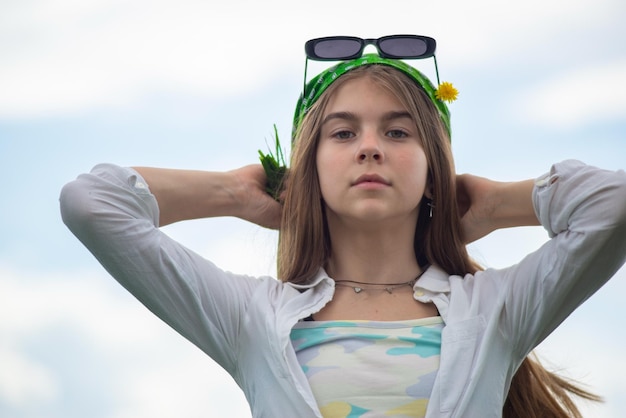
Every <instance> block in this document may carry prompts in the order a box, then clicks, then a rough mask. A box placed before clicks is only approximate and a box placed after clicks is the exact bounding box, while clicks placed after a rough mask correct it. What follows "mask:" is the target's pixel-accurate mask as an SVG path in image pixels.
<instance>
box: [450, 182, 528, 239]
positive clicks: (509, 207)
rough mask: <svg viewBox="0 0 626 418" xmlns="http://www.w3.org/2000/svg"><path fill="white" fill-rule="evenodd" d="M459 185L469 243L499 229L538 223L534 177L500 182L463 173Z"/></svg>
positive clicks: (462, 214) (458, 195)
mask: <svg viewBox="0 0 626 418" xmlns="http://www.w3.org/2000/svg"><path fill="white" fill-rule="evenodd" d="M456 186H457V201H458V206H459V214H460V216H461V227H462V229H463V237H464V241H465V242H466V243H470V242H473V241H476V240H478V239H480V238H482V237H484V236H486V235H488V234H490V233H491V232H493V231H495V230H496V229H500V228H510V227H515V226H530V225H539V221H538V220H537V216H536V215H535V210H534V207H533V204H532V190H533V186H534V181H533V180H524V181H519V182H498V181H493V180H490V179H487V178H484V177H478V176H474V175H470V174H462V175H458V176H457V178H456Z"/></svg>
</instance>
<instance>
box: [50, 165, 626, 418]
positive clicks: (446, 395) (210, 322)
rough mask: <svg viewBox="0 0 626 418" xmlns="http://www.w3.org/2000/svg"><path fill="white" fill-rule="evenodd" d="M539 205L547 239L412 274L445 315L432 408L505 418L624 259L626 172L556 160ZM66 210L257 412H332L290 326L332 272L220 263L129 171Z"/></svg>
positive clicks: (89, 186) (72, 190)
mask: <svg viewBox="0 0 626 418" xmlns="http://www.w3.org/2000/svg"><path fill="white" fill-rule="evenodd" d="M533 202H534V206H535V210H536V213H537V216H538V218H539V219H540V221H541V223H542V225H543V226H544V227H545V228H546V230H547V231H548V234H549V235H550V237H551V238H552V239H550V240H549V241H548V242H547V243H545V244H544V245H543V246H542V247H541V248H540V249H539V250H537V251H536V252H534V253H531V254H529V255H528V256H526V257H525V258H524V259H523V260H522V261H520V262H519V263H518V264H516V265H514V266H511V267H509V268H506V269H500V270H496V269H488V270H486V271H481V272H478V273H477V274H475V275H466V276H465V277H461V276H450V275H448V274H447V273H446V272H444V271H443V270H441V269H440V268H438V267H437V266H432V267H430V268H429V269H428V270H427V271H426V272H425V273H424V274H423V275H422V277H421V278H420V279H419V280H418V281H417V283H416V284H415V287H414V289H415V291H416V295H417V299H418V300H420V301H421V302H425V303H428V302H433V303H434V304H435V305H436V306H437V309H438V310H439V313H440V314H441V317H442V319H443V321H444V324H445V326H444V328H443V331H442V343H441V357H440V369H439V372H438V374H437V377H436V379H435V382H434V387H433V390H432V393H431V397H430V401H429V404H428V409H427V415H426V416H427V417H428V418H433V417H458V418H461V417H462V418H488V417H500V416H501V412H502V406H503V403H504V400H505V399H506V396H507V393H508V389H509V385H510V382H511V378H512V377H513V375H514V373H515V371H516V370H517V368H518V367H519V365H520V363H521V362H522V360H523V359H524V358H525V357H526V355H527V354H528V353H529V352H530V351H531V350H532V349H533V348H534V347H535V346H537V344H539V343H540V342H541V341H542V340H543V339H544V338H545V337H546V336H547V335H548V334H550V332H552V331H553V330H554V329H555V328H556V327H557V326H558V325H559V324H560V323H561V322H562V321H563V320H564V319H565V318H566V317H567V316H568V315H569V314H570V313H571V312H572V311H573V310H574V309H576V308H577V307H578V306H579V305H580V304H581V303H582V302H583V301H585V300H586V299H587V298H588V297H589V296H591V295H592V294H593V293H594V292H595V291H596V290H598V289H599V288H600V287H601V286H602V285H603V284H604V283H605V282H606V281H607V280H608V279H609V278H610V277H611V276H612V275H613V274H614V273H615V272H616V271H617V270H618V269H619V268H620V266H621V265H622V264H623V263H624V260H625V257H626V174H625V173H624V172H623V171H619V172H611V171H605V170H600V169H597V168H593V167H590V166H586V165H584V164H582V163H580V162H577V161H565V162H562V163H559V164H556V165H554V166H553V167H552V169H551V171H550V172H549V173H548V174H546V175H545V176H542V177H541V178H539V179H538V180H537V182H536V187H535V188H534V191H533ZM61 211H62V216H63V219H64V221H65V223H66V224H67V225H68V227H69V228H70V229H71V230H72V231H73V233H74V234H75V235H76V236H77V237H78V238H79V239H80V240H81V241H82V242H83V243H84V245H85V246H86V247H87V248H88V249H89V250H90V251H91V252H92V253H93V254H94V255H95V256H96V257H97V259H98V260H99V261H100V262H101V263H102V265H103V266H104V267H105V268H106V269H107V271H108V272H109V273H110V274H111V275H112V276H113V277H114V278H115V279H116V280H118V281H119V282H120V283H121V284H122V286H124V287H125V288H126V289H128V291H130V292H131V293H132V294H133V295H134V296H135V297H136V298H137V299H139V300H140V301H141V302H142V303H143V304H144V305H145V306H147V307H148V309H150V310H151V311H152V312H153V313H154V314H156V315H157V316H159V317H160V318H162V319H163V320H164V321H165V322H167V323H168V324H169V325H170V326H171V327H173V328H174V329H175V330H176V331H178V332H179V333H180V334H182V335H183V336H184V337H185V338H187V339H189V340H190V341H191V342H193V343H194V344H196V345H197V346H198V347H199V348H200V349H202V350H203V351H204V352H206V353H207V354H208V355H209V356H210V357H211V358H213V359H214V360H215V361H216V362H217V363H219V364H220V365H221V366H222V367H223V368H224V369H226V370H227V371H228V372H229V373H230V374H231V375H232V376H233V378H234V379H235V381H236V382H237V383H238V384H239V386H240V387H241V389H242V390H243V392H244V393H245V396H246V398H247V399H248V402H249V403H250V407H251V410H252V414H253V416H254V417H267V418H277V417H320V416H321V415H320V412H319V409H318V407H317V405H316V403H315V399H314V397H313V394H312V392H311V389H310V387H309V384H308V382H307V378H306V376H305V375H304V373H303V371H302V369H301V367H300V365H299V364H298V360H297V358H296V355H295V352H294V350H293V347H292V345H291V342H290V339H289V334H290V331H291V329H292V327H293V326H294V324H296V322H297V321H298V320H300V319H302V318H306V317H308V316H309V315H311V314H312V313H315V312H317V311H319V310H320V309H321V308H322V307H323V306H324V305H325V304H326V303H327V302H328V301H329V300H330V299H331V298H332V297H333V293H334V281H333V280H332V278H330V277H328V275H327V274H326V272H325V271H324V270H323V269H320V271H319V273H318V274H317V276H316V277H314V278H313V279H312V280H311V282H310V283H309V284H307V285H306V286H298V285H292V284H288V283H287V284H285V283H282V282H279V281H277V280H275V279H274V278H272V277H259V278H255V277H249V276H243V275H237V274H233V273H229V272H224V271H222V270H221V269H219V268H218V267H217V266H215V265H214V264H212V263H211V262H210V261H208V260H206V259H204V258H203V257H201V256H199V255H198V254H196V253H194V252H193V251H190V250H189V249H187V248H185V247H184V246H183V245H181V244H180V243H178V242H175V241H174V240H172V239H171V238H169V237H168V236H167V235H166V234H165V233H163V232H162V231H161V230H160V229H159V228H158V219H159V208H158V205H157V202H156V200H155V198H154V196H153V195H152V194H151V193H150V190H149V188H148V186H147V184H146V182H145V181H144V180H143V179H142V178H141V177H140V176H139V174H138V173H137V172H135V171H134V170H132V169H128V168H121V167H117V166H114V165H99V166H96V167H95V168H94V169H93V170H92V172H91V173H89V174H83V175H81V176H79V177H78V179H77V180H75V181H73V182H71V183H69V184H67V185H66V186H65V187H64V189H63V191H62V193H61Z"/></svg>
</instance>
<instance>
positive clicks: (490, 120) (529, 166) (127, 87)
mask: <svg viewBox="0 0 626 418" xmlns="http://www.w3.org/2000/svg"><path fill="white" fill-rule="evenodd" d="M624 20H626V3H625V2H623V1H622V0H569V1H558V0H555V1H546V0H541V1H539V0H527V1H524V2H502V1H485V0H477V1H472V2H468V1H437V2H434V1H430V2H425V1H416V0H411V1H404V0H394V1H388V2H373V1H352V0H344V1H340V2H339V1H327V0H319V1H315V2H307V3H304V2H298V1H251V0H249V1H248V0H231V1H229V2H221V1H220V2H218V1H213V2H211V1H206V0H205V1H194V0H176V1H162V0H91V1H79V0H48V1H42V0H2V2H0V184H1V186H2V198H0V416H1V417H3V418H31V417H37V418H39V417H45V418H61V417H62V418H79V417H80V418H83V417H90V418H148V417H150V418H154V417H173V416H176V417H236V418H239V417H243V418H246V417H250V412H249V409H248V406H247V404H246V402H245V399H244V397H243V395H242V393H241V392H240V390H239V389H238V388H237V387H236V385H235V384H234V382H233V381H232V379H231V378H230V377H229V376H228V375H227V374H226V373H225V372H224V371H222V370H221V369H219V367H218V366H216V365H215V364H214V363H213V362H212V360H210V359H209V358H208V357H206V356H205V355H204V354H203V353H201V352H200V350H198V349H197V348H195V347H194V346H193V345H192V344H190V343H189V342H187V341H186V340H184V339H183V338H182V337H180V336H179V335H177V334H176V333H175V332H174V331H172V330H171V329H169V328H168V327H167V326H166V325H164V324H163V323H162V322H161V321H160V320H159V319H157V318H156V317H154V316H153V315H152V314H150V313H149V312H148V311H147V310H146V309H145V308H144V307H143V306H142V305H140V304H139V303H138V302H136V301H135V300H134V299H133V298H132V297H131V296H130V295H129V294H127V293H126V292H125V291H124V290H123V289H122V288H121V287H120V286H119V285H118V284H117V283H116V282H115V281H114V280H113V279H111V278H110V277H109V276H108V274H107V273H106V272H105V271H104V270H103V269H102V268H101V267H100V266H99V265H98V264H97V262H96V261H95V260H94V259H93V258H92V256H91V255H90V254H89V253H88V251H87V250H86V249H85V248H83V247H82V246H81V244H80V243H79V242H78V240H77V239H75V238H74V237H73V236H72V235H71V233H70V232H69V230H67V229H66V228H65V226H64V225H63V224H62V222H61V219H60V215H59V209H58V195H59V192H60V190H61V188H62V186H63V185H64V184H65V183H67V182H68V181H71V180H72V179H74V178H75V177H76V176H77V175H78V174H80V173H82V172H86V171H88V170H90V169H91V168H92V167H93V166H94V165H95V164H97V163H100V162H111V163H116V164H119V165H149V166H161V167H171V168H194V169H207V170H228V169H231V168H235V167H238V166H241V165H245V164H251V163H255V162H257V150H258V149H264V150H265V149H266V141H271V135H272V125H273V124H274V123H276V124H277V126H278V130H279V133H280V134H281V136H282V137H283V138H288V137H289V133H290V127H291V117H292V115H293V108H294V106H295V102H296V99H297V96H298V95H299V93H300V91H301V88H302V82H303V68H304V47H303V45H304V42H305V41H306V40H307V39H310V38H314V37H319V36H327V35H357V36H362V37H378V36H383V35H388V34H394V33H417V34H423V35H429V36H432V37H434V38H436V39H437V41H438V50H437V57H438V63H439V71H440V75H441V78H442V81H451V82H453V83H454V84H455V86H456V87H457V88H458V89H459V91H460V96H459V99H458V101H456V102H455V103H453V104H452V105H451V106H450V107H451V112H452V131H453V139H452V141H453V150H454V155H455V159H456V165H457V171H458V172H469V173H473V174H477V175H481V176H485V177H490V178H493V179H497V180H503V181H509V180H522V179H527V178H534V177H537V176H539V175H541V174H542V173H544V172H546V171H547V170H549V168H550V165H551V164H552V163H554V162H557V161H560V160H564V159H568V158H576V159H580V160H583V161H585V162H587V163H589V164H593V165H597V166H601V167H604V168H608V169H624V168H626V138H625V135H624V134H625V131H626V46H625V44H624V42H623V40H624V39H626V29H625V28H626V26H625V25H624V24H623V22H624ZM413 64H414V65H415V66H416V67H417V68H418V69H420V70H422V71H423V72H425V73H426V74H427V75H429V76H431V77H432V76H433V75H434V66H433V63H432V60H424V61H417V62H414V63H413ZM325 67H326V64H324V63H311V64H310V65H309V74H310V75H311V76H312V75H313V74H314V73H317V72H319V71H320V70H322V69H323V68H325ZM166 231H167V232H168V233H169V234H170V235H172V236H173V237H175V238H176V239H178V240H180V241H182V242H183V243H184V244H186V245H187V246H189V247H191V248H192V249H194V250H196V251H198V252H200V253H201V254H203V255H205V256H206V257H208V258H210V259H211V260H213V261H214V262H216V263H217V264H218V265H220V266H221V267H223V268H224V269H227V270H233V271H236V272H239V273H249V274H254V275H262V274H267V273H270V274H272V273H274V272H275V261H276V260H275V249H276V239H277V235H276V233H275V232H272V231H268V230H264V229H261V228H259V227H256V226H254V225H251V224H247V223H245V222H243V221H240V220H237V219H231V218H223V219H210V220H201V221H193V222H187V223H181V224H178V225H172V226H168V227H166ZM546 239H547V236H546V234H545V232H544V231H543V230H542V229H541V228H539V227H536V228H521V229H516V230H508V231H501V232H497V233H494V234H492V235H491V236H489V237H486V238H484V239H482V240H480V241H478V242H477V243H475V244H473V245H471V247H470V251H471V254H472V255H473V256H474V257H475V258H477V259H478V260H479V261H480V262H481V263H483V264H484V265H486V266H492V267H504V266H507V265H510V264H513V263H515V262H517V261H519V260H520V259H521V258H522V257H523V255H524V254H526V253H528V252H529V251H532V250H534V249H536V248H537V247H538V246H539V245H541V243H542V242H544V241H545V240H546ZM625 294H626V269H624V268H622V270H620V271H619V272H618V273H617V274H616V276H615V277H614V279H613V280H612V281H611V282H609V283H608V284H607V285H606V286H605V287H603V288H602V289H601V290H600V291H599V292H598V293H597V294H596V295H594V296H593V297H592V298H591V299H590V300H589V301H588V302H586V303H585V304H584V305H583V306H582V307H581V308H579V310H577V311H576V312H575V313H574V314H572V315H571V317H570V318H568V320H567V321H566V322H565V323H564V324H563V325H562V326H561V327H560V328H559V329H558V330H557V331H555V332H554V333H553V334H552V335H551V336H550V337H549V338H548V339H547V340H546V341H545V342H544V343H543V344H542V345H541V346H540V347H539V348H538V350H537V352H538V353H539V355H540V357H541V358H542V359H543V360H544V362H545V363H546V365H547V366H548V367H549V368H550V369H552V370H558V371H560V372H562V373H564V374H565V375H566V376H570V377H572V378H575V379H579V380H581V381H583V382H584V383H585V384H586V385H588V387H590V388H592V389H593V390H594V391H596V392H598V393H600V394H601V395H603V396H604V397H605V399H606V402H605V403H604V404H602V405H591V406H589V405H587V404H583V410H584V411H585V412H586V416H588V417H599V418H618V417H623V416H624V414H625V413H626V397H625V396H624V395H625V394H626V361H625V360H624V357H623V353H624V352H625V351H626V331H624V330H625V329H626V314H625V312H624V305H625V304H624V295H625Z"/></svg>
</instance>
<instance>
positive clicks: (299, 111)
mask: <svg viewBox="0 0 626 418" xmlns="http://www.w3.org/2000/svg"><path fill="white" fill-rule="evenodd" d="M365 65H387V66H389V67H393V68H395V69H397V70H400V71H401V72H403V73H404V74H406V75H408V76H409V77H410V78H411V79H412V80H413V81H415V82H416V83H417V85H418V86H420V87H421V88H422V90H423V91H424V92H425V93H426V95H427V96H428V97H429V98H430V100H431V101H432V103H433V104H434V105H435V108H437V111H438V112H439V116H440V117H441V121H442V122H443V124H444V126H445V127H446V130H447V131H448V135H449V136H450V135H451V131H450V111H449V110H448V106H447V105H446V104H445V102H444V101H448V102H451V101H453V100H455V99H456V96H457V94H458V92H457V90H456V89H455V88H454V87H453V86H452V84H450V83H445V82H444V83H441V84H440V85H439V87H438V88H435V87H434V86H433V84H432V83H431V82H430V80H429V79H428V78H427V77H426V76H425V75H424V74H422V73H421V72H419V71H418V70H417V69H415V68H413V67H411V66H410V65H408V64H407V63H405V62H404V61H400V60H395V59H389V58H381V57H379V56H378V55H376V54H366V55H363V56H362V57H359V58H356V59H354V60H351V61H344V62H341V63H339V64H337V65H335V66H333V67H330V68H328V69H326V70H325V71H323V72H321V73H320V74H318V75H317V76H315V77H314V78H313V79H312V80H311V81H309V82H308V83H307V84H306V86H305V89H304V92H303V93H302V95H300V98H299V99H298V103H297V104H296V112H295V115H294V118H293V130H292V133H291V137H292V138H291V139H292V140H294V139H295V135H296V132H297V130H298V127H299V126H300V123H301V122H302V119H303V118H304V116H305V115H306V113H307V112H308V111H309V109H310V108H311V106H313V104H314V103H315V102H316V101H317V99H319V98H320V96H321V95H322V93H324V91H326V89H327V88H328V87H329V86H330V85H331V84H332V83H334V82H335V81H336V80H337V79H338V78H339V77H341V76H342V75H344V74H346V73H347V72H349V71H351V70H354V69H355V68H358V67H362V66H365Z"/></svg>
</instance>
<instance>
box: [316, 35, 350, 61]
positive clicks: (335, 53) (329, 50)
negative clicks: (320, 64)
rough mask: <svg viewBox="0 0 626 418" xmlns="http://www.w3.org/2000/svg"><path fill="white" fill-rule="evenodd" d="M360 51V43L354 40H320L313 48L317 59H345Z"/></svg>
mask: <svg viewBox="0 0 626 418" xmlns="http://www.w3.org/2000/svg"><path fill="white" fill-rule="evenodd" d="M360 50H361V42H360V41H359V40H356V39H328V40H321V41H319V42H317V43H316V44H315V46H314V47H313V52H314V53H315V55H316V56H317V58H318V59H345V58H347V57H352V56H353V55H356V54H358V53H359V51H360Z"/></svg>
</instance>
